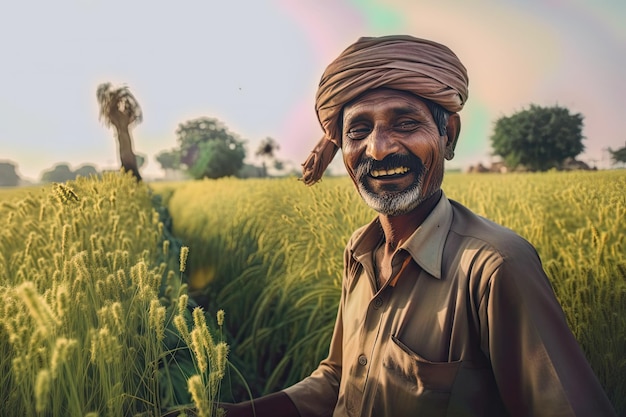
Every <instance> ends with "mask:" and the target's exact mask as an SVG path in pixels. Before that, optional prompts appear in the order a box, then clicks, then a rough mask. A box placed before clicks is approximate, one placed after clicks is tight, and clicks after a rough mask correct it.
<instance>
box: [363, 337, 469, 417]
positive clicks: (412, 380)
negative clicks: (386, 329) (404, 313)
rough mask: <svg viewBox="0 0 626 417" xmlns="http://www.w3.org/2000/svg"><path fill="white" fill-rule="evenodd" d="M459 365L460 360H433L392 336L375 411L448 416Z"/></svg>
mask: <svg viewBox="0 0 626 417" xmlns="http://www.w3.org/2000/svg"><path fill="white" fill-rule="evenodd" d="M460 367H461V361H455V362H431V361H429V360H427V359H425V358H423V357H421V356H420V355H419V354H417V353H416V352H414V351H412V350H411V349H410V348H409V347H407V346H406V345H405V344H404V343H402V342H401V341H400V340H398V338H396V337H395V336H392V337H391V340H390V341H389V343H388V344H387V347H386V349H385V354H384V357H383V367H382V370H381V373H380V375H379V381H378V387H377V390H376V397H377V400H376V401H375V405H374V407H375V408H376V409H377V413H375V414H374V415H384V416H392V415H396V416H400V415H428V416H445V415H446V412H447V409H448V403H449V401H450V395H451V391H452V386H453V385H454V381H455V380H456V376H457V373H458V371H459V368H460ZM420 413H421V414H420Z"/></svg>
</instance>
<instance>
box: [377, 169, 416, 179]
mask: <svg viewBox="0 0 626 417" xmlns="http://www.w3.org/2000/svg"><path fill="white" fill-rule="evenodd" d="M408 170H409V169H408V168H407V167H398V168H393V169H387V170H385V169H380V170H373V171H372V177H374V178H377V177H383V176H386V175H395V174H404V173H406V172H407V171H408Z"/></svg>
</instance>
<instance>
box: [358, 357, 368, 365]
mask: <svg viewBox="0 0 626 417" xmlns="http://www.w3.org/2000/svg"><path fill="white" fill-rule="evenodd" d="M359 365H362V366H365V365H367V358H366V357H365V355H361V356H359Z"/></svg>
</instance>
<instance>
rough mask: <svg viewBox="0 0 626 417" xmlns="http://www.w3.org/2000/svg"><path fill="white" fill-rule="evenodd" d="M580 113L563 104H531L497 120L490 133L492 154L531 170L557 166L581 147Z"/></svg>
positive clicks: (505, 161)
mask: <svg viewBox="0 0 626 417" xmlns="http://www.w3.org/2000/svg"><path fill="white" fill-rule="evenodd" d="M582 128H583V116H582V115H581V114H579V113H578V114H570V112H569V110H568V109H567V108H564V107H559V106H553V107H540V106H537V105H534V104H531V105H530V108H529V109H526V110H522V111H520V112H518V113H515V114H513V115H512V116H509V117H501V118H500V119H498V120H497V121H496V124H495V128H494V133H493V135H492V136H491V146H492V148H493V154H494V155H499V156H501V157H502V158H503V159H504V163H505V164H506V166H507V167H509V168H517V167H518V166H520V165H522V166H524V167H526V168H527V169H529V170H531V171H545V170H548V169H550V168H558V167H560V166H561V164H562V163H563V161H564V160H565V159H566V158H574V157H576V156H577V155H578V154H580V153H581V152H582V151H583V150H584V149H585V147H584V145H583V143H582V141H583V139H584V136H583V135H582Z"/></svg>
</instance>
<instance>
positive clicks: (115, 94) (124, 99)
mask: <svg viewBox="0 0 626 417" xmlns="http://www.w3.org/2000/svg"><path fill="white" fill-rule="evenodd" d="M96 97H97V99H98V105H99V106H100V114H99V118H100V121H102V123H104V125H105V126H107V127H111V126H113V127H115V130H116V132H117V142H118V148H119V153H120V160H121V162H122V168H123V169H124V170H125V171H129V172H131V173H132V174H133V176H134V177H135V178H136V179H137V180H141V175H140V174H139V167H138V160H137V157H136V156H135V153H134V151H133V143H132V138H131V136H130V130H129V128H130V127H132V126H134V125H136V124H138V123H141V121H142V120H143V114H142V111H141V107H140V106H139V102H138V101H137V99H136V98H135V96H133V95H132V94H131V92H130V90H129V89H128V87H126V86H122V87H116V88H114V87H113V86H112V85H111V83H103V84H100V85H99V86H98V89H97V91H96Z"/></svg>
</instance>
